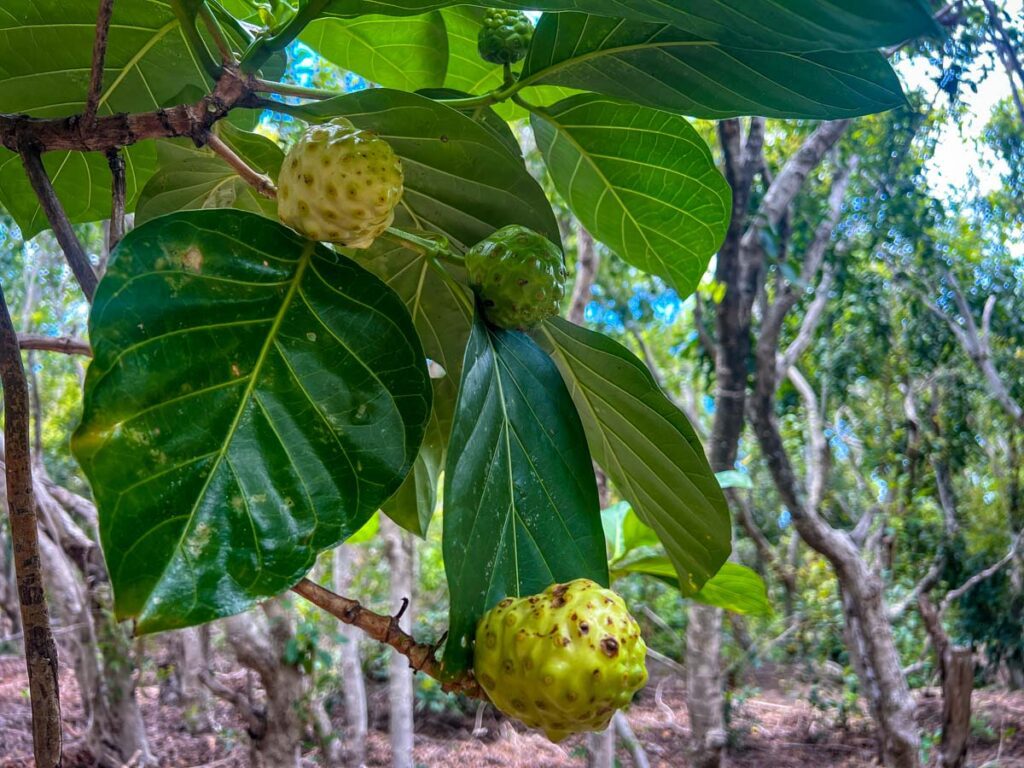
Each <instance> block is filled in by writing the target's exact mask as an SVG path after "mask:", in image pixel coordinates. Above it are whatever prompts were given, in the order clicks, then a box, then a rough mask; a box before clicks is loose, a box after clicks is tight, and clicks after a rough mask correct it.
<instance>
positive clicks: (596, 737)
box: [587, 723, 615, 768]
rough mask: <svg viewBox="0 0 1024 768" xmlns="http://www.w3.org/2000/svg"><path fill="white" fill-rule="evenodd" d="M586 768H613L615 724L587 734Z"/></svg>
mask: <svg viewBox="0 0 1024 768" xmlns="http://www.w3.org/2000/svg"><path fill="white" fill-rule="evenodd" d="M587 768H615V724H614V723H610V724H609V725H608V727H607V728H605V729H604V730H603V731H601V732H600V733H588V734H587Z"/></svg>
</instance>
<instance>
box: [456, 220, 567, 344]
mask: <svg viewBox="0 0 1024 768" xmlns="http://www.w3.org/2000/svg"><path fill="white" fill-rule="evenodd" d="M466 272H467V273H468V276H469V284H470V285H471V286H473V290H474V291H476V293H477V295H478V296H479V297H480V303H481V304H482V305H483V310H484V315H485V316H486V317H487V319H488V320H489V321H490V322H491V323H493V324H494V325H497V326H499V327H501V328H521V329H525V328H532V327H533V326H535V325H537V324H538V323H540V322H541V321H542V320H543V319H544V318H546V317H550V316H551V315H556V314H558V310H559V308H560V307H561V303H562V298H563V297H564V296H565V276H566V275H565V261H564V259H563V258H562V251H561V250H560V249H559V247H558V246H557V245H555V244H554V243H552V242H551V241H550V240H548V239H547V238H546V237H544V236H543V235H539V234H537V233H536V232H534V231H533V230H532V229H528V228H526V227H523V226H520V225H518V224H511V225H509V226H507V227H503V228H502V229H499V230H498V231H497V232H495V233H494V234H492V235H491V236H490V237H488V238H486V239H485V240H482V241H480V242H479V243H477V244H476V245H474V246H473V247H472V248H471V249H470V250H469V251H468V252H467V253H466Z"/></svg>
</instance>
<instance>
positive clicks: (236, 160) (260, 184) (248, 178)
mask: <svg viewBox="0 0 1024 768" xmlns="http://www.w3.org/2000/svg"><path fill="white" fill-rule="evenodd" d="M205 141H206V146H208V147H209V148H210V149H212V150H213V151H214V152H215V153H216V154H218V155H220V157H221V159H222V160H224V162H226V163H227V164H228V165H230V166H231V167H232V168H234V169H235V171H236V172H237V173H238V175H239V176H241V177H242V178H243V179H244V180H245V182H246V183H247V184H249V185H251V186H252V187H254V188H255V189H256V191H257V192H259V193H260V194H261V195H263V196H264V197H269V198H271V199H273V198H275V197H277V187H275V186H274V182H273V181H271V180H270V177H269V176H266V175H265V174H262V173H260V172H259V171H257V170H256V169H255V168H253V167H251V166H250V165H249V164H248V163H247V162H245V160H243V159H242V158H241V157H239V156H238V155H237V154H236V153H235V150H233V149H232V148H231V147H229V146H228V145H227V143H226V142H225V141H224V140H223V139H222V138H221V137H220V136H218V135H217V134H215V133H208V134H207V135H206V137H205Z"/></svg>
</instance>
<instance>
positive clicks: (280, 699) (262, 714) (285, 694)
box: [204, 598, 305, 768]
mask: <svg viewBox="0 0 1024 768" xmlns="http://www.w3.org/2000/svg"><path fill="white" fill-rule="evenodd" d="M261 608H262V614H263V615H262V617H261V616H260V614H259V613H257V612H250V613H247V614H243V615H241V616H232V617H231V618H229V619H227V620H225V622H224V625H223V626H224V630H225V636H226V638H227V641H228V644H229V645H230V646H231V648H232V650H233V651H234V653H235V656H236V658H237V659H238V661H239V662H240V663H242V664H243V665H245V666H246V667H249V668H250V669H252V670H253V671H255V672H256V674H258V675H259V678H260V682H261V684H262V688H263V690H264V692H265V701H264V702H263V704H262V705H257V703H256V702H255V701H253V700H252V699H250V698H249V697H248V696H245V695H242V694H239V693H237V692H234V691H231V690H230V689H227V688H226V687H224V686H223V685H221V684H219V683H217V682H216V680H215V679H214V678H212V677H206V678H204V679H205V681H206V682H207V684H208V685H209V686H210V688H211V690H213V691H214V693H216V694H218V695H219V696H221V697H222V698H225V699H227V700H229V701H231V702H232V703H233V704H234V705H235V707H236V709H238V710H239V712H240V714H241V715H242V716H243V717H244V718H245V719H246V720H247V721H248V722H249V736H250V738H251V740H252V741H251V749H250V753H249V754H250V764H251V765H252V766H253V768H299V765H300V748H301V743H302V737H303V732H304V727H303V722H302V717H301V710H300V707H299V706H298V703H299V702H301V701H302V700H303V697H304V695H305V679H304V676H303V674H302V670H301V669H299V668H298V667H296V666H293V665H290V664H285V663H284V661H283V659H284V652H285V648H286V646H287V645H288V641H289V640H290V639H291V637H292V634H293V630H292V624H291V617H290V615H289V613H288V611H287V610H286V609H285V607H284V606H283V605H282V604H281V599H280V598H278V599H275V600H270V601H268V602H266V603H263V605H262V606H261ZM261 619H262V620H261Z"/></svg>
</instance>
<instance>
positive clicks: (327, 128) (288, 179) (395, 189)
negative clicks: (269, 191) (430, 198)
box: [277, 117, 402, 248]
mask: <svg viewBox="0 0 1024 768" xmlns="http://www.w3.org/2000/svg"><path fill="white" fill-rule="evenodd" d="M401 197H402V163H401V161H400V160H399V159H398V157H397V156H396V155H395V152H394V150H392V149H391V145H390V144H388V143H387V142H386V141H384V139H382V138H380V137H379V136H377V135H376V134H375V133H373V132H372V131H364V130H359V129H358V128H356V127H355V126H354V125H352V123H351V122H350V121H348V120H347V119H345V118H343V117H340V118H337V119H335V120H332V121H331V122H329V123H324V124H323V125H314V126H312V127H310V128H309V130H307V131H306V132H305V133H304V134H303V136H302V138H301V139H299V140H298V141H297V142H296V143H295V146H293V147H292V148H291V150H290V151H289V152H288V155H287V156H286V157H285V159H284V164H283V165H282V166H281V173H280V175H279V177H278V182H277V215H278V217H279V218H280V219H281V221H283V222H284V223H285V224H287V225H288V226H290V227H291V228H292V229H294V230H296V231H297V232H299V233H301V234H303V235H305V236H306V237H308V238H310V239H311V240H322V241H326V242H331V243H338V244H340V245H344V246H348V247H349V248H369V247H370V246H371V245H372V244H373V241H374V240H376V239H377V237H379V236H380V234H381V233H382V232H383V231H384V230H385V229H387V228H388V227H390V226H391V222H392V221H394V218H395V213H394V211H395V206H396V205H398V201H399V200H400V199H401Z"/></svg>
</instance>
